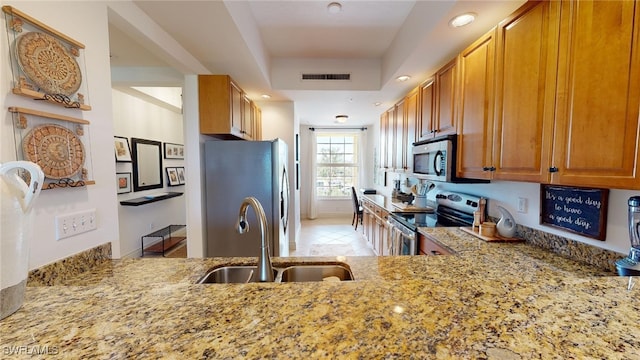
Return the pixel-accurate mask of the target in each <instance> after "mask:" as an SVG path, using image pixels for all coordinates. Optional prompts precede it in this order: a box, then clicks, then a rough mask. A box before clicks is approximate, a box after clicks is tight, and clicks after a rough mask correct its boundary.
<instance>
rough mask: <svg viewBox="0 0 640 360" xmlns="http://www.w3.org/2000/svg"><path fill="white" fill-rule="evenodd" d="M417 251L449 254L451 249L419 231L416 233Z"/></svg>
mask: <svg viewBox="0 0 640 360" xmlns="http://www.w3.org/2000/svg"><path fill="white" fill-rule="evenodd" d="M418 253H419V254H420V255H451V251H449V250H448V249H446V248H445V247H444V246H441V245H440V244H438V243H437V242H436V241H435V240H433V239H432V238H431V237H429V236H427V235H425V234H421V233H418Z"/></svg>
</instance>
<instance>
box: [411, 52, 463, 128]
mask: <svg viewBox="0 0 640 360" xmlns="http://www.w3.org/2000/svg"><path fill="white" fill-rule="evenodd" d="M457 63H458V60H457V58H455V59H453V60H452V61H450V62H449V63H447V64H446V65H445V66H443V67H442V68H441V69H440V70H438V72H436V74H435V75H434V76H433V78H432V79H429V80H427V81H425V82H424V83H422V85H420V90H419V91H420V96H419V99H420V103H419V104H420V106H419V110H418V114H419V116H418V118H417V119H416V123H417V129H416V141H422V140H428V139H431V138H434V137H436V136H441V135H447V134H455V133H456V130H457V129H456V118H455V117H456V106H457V104H456V101H457V96H458V95H457V93H456V91H457V86H456V81H457V74H456V72H457V68H458V67H457Z"/></svg>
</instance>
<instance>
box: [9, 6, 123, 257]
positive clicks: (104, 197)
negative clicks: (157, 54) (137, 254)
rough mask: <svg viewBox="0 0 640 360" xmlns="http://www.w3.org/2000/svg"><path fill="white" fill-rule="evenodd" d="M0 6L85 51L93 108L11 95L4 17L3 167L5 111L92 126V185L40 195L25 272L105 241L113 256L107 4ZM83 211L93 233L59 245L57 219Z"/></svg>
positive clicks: (11, 146)
mask: <svg viewBox="0 0 640 360" xmlns="http://www.w3.org/2000/svg"><path fill="white" fill-rule="evenodd" d="M2 5H11V6H14V7H15V8H17V9H18V10H20V11H22V12H24V13H26V14H28V15H30V16H32V17H34V18H35V19H37V20H39V21H41V22H43V23H45V24H47V25H49V26H51V27H52V28H54V29H56V30H58V31H60V32H62V33H64V34H65V35H67V36H69V37H71V38H73V39H75V40H77V41H79V42H81V43H83V44H84V45H85V46H86V49H84V50H83V52H84V58H85V62H86V64H87V67H86V73H85V74H84V79H83V80H84V81H85V82H86V83H87V84H88V99H87V102H88V104H89V105H90V106H91V108H92V110H91V111H81V110H77V109H66V108H64V107H60V106H56V105H52V104H49V103H45V102H43V101H35V100H33V99H31V98H27V97H23V96H18V95H14V94H12V93H11V87H12V86H11V84H10V83H9V82H10V79H11V78H12V76H11V69H10V64H9V62H8V61H7V59H8V58H9V54H8V51H9V49H8V40H7V33H6V31H5V28H6V24H5V17H4V16H2V21H1V23H2V25H1V26H2V31H0V33H1V35H0V49H1V54H0V56H1V57H2V62H0V74H1V75H2V76H0V93H1V94H2V100H1V101H2V108H3V109H5V111H4V112H3V115H2V122H1V126H0V139H1V140H0V143H1V144H2V145H1V147H0V161H1V162H3V163H4V162H7V161H12V160H15V159H16V152H15V147H14V140H13V130H12V121H11V116H10V113H9V112H7V111H6V109H7V108H8V107H10V106H19V107H24V108H30V109H35V110H40V111H46V112H50V113H56V114H60V115H66V116H71V117H75V118H82V119H85V120H88V121H90V122H91V124H90V126H89V131H90V136H91V146H90V147H91V159H92V163H93V168H92V173H93V180H95V185H90V186H86V187H82V188H66V189H54V190H46V191H43V192H42V193H41V195H40V197H39V199H37V201H36V203H35V206H34V209H33V211H34V228H33V238H32V239H31V245H30V250H31V254H30V262H29V268H30V269H34V268H37V267H40V266H42V265H45V264H48V263H51V262H54V261H57V260H59V259H62V258H65V257H67V256H69V255H71V254H75V253H78V252H81V251H84V250H87V249H90V248H93V247H95V246H97V245H101V244H104V243H107V242H113V252H114V253H115V254H117V253H119V251H120V249H119V244H118V241H117V240H118V213H117V206H116V204H117V195H116V181H115V172H116V171H115V160H114V153H113V135H114V130H113V121H112V108H111V79H110V70H109V36H108V27H107V9H106V5H105V3H94V2H78V1H69V2H64V1H56V2H50V1H43V2H36V1H3V2H2ZM70 9H73V10H70ZM3 15H4V14H3ZM87 209H96V215H97V222H98V224H97V226H98V228H97V230H94V231H90V232H88V233H84V234H80V235H77V236H74V237H70V238H67V239H63V240H60V241H57V240H56V239H55V228H54V224H55V216H56V215H58V214H66V213H73V212H77V211H82V210H87Z"/></svg>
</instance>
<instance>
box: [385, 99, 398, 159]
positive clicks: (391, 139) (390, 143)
mask: <svg viewBox="0 0 640 360" xmlns="http://www.w3.org/2000/svg"><path fill="white" fill-rule="evenodd" d="M396 116H397V114H396V107H395V106H394V107H392V108H391V109H389V110H387V133H386V135H387V140H386V153H385V155H386V157H387V159H386V162H385V163H386V164H387V166H386V167H387V168H389V169H391V170H392V169H395V165H396V164H395V161H396V120H397V119H396Z"/></svg>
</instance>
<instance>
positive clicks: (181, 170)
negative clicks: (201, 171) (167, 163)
mask: <svg viewBox="0 0 640 360" xmlns="http://www.w3.org/2000/svg"><path fill="white" fill-rule="evenodd" d="M176 170H177V171H178V183H179V184H180V185H184V183H185V179H184V167H182V166H181V167H177V168H176Z"/></svg>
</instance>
